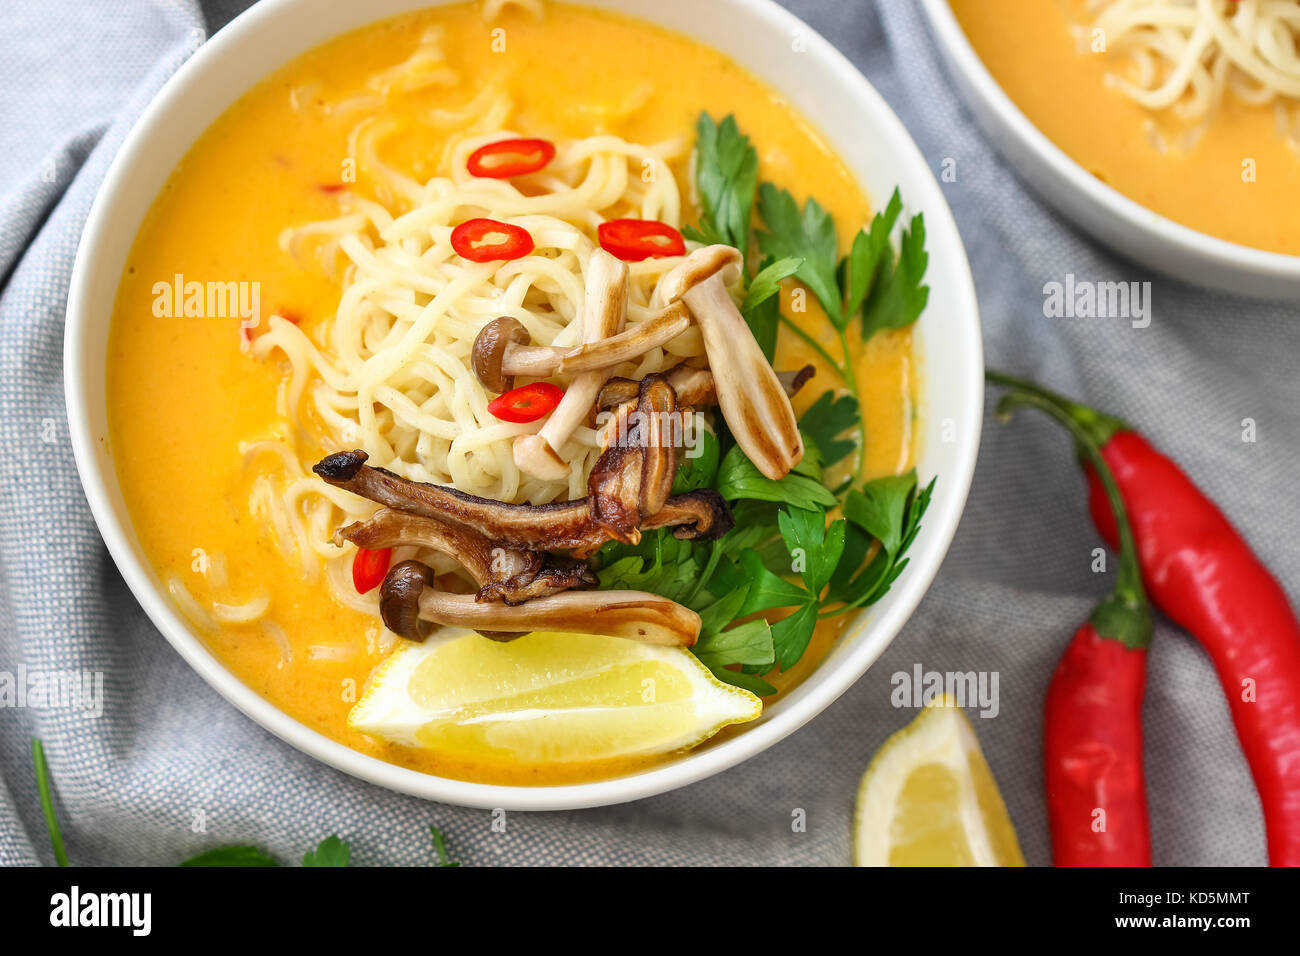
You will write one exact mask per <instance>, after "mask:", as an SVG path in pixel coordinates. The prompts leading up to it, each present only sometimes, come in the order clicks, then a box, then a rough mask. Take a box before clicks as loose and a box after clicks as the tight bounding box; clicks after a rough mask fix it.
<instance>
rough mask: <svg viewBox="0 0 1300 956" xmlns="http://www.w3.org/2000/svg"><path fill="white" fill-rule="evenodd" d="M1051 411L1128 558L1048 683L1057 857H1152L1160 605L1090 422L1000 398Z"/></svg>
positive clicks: (1018, 398)
mask: <svg viewBox="0 0 1300 956" xmlns="http://www.w3.org/2000/svg"><path fill="white" fill-rule="evenodd" d="M1020 406H1029V407H1032V408H1037V409H1039V410H1041V411H1043V412H1046V413H1047V414H1048V415H1050V416H1051V417H1052V418H1054V419H1056V420H1057V421H1058V422H1060V423H1061V424H1063V425H1064V426H1065V427H1066V429H1067V430H1068V431H1069V432H1070V433H1071V434H1072V435H1073V436H1074V438H1075V441H1076V443H1077V444H1078V445H1079V447H1080V448H1081V449H1082V450H1083V453H1084V455H1085V457H1086V458H1087V459H1088V460H1089V461H1090V462H1091V463H1092V465H1093V469H1094V471H1093V473H1094V474H1095V475H1097V476H1098V480H1099V482H1100V484H1101V488H1102V494H1104V495H1106V496H1107V497H1108V500H1109V501H1110V502H1112V504H1113V507H1114V511H1115V514H1116V515H1117V516H1118V519H1119V520H1118V524H1117V527H1118V532H1119V558H1118V566H1117V568H1116V572H1115V586H1114V588H1113V590H1112V591H1111V594H1110V596H1109V597H1108V598H1107V599H1106V600H1105V601H1103V602H1102V603H1101V604H1099V605H1097V607H1096V608H1095V609H1094V610H1093V612H1092V615H1091V617H1090V618H1089V620H1088V622H1087V623H1086V624H1084V625H1083V626H1082V627H1080V628H1079V630H1078V631H1077V632H1075V635H1074V639H1073V640H1072V641H1071V642H1070V645H1069V647H1068V648H1067V649H1066V651H1065V655H1064V656H1063V657H1062V658H1061V661H1060V663H1059V664H1058V665H1057V667H1056V671H1055V672H1054V673H1053V674H1052V680H1051V683H1050V684H1049V685H1048V687H1047V699H1046V701H1045V703H1044V720H1043V745H1044V746H1043V753H1044V766H1043V776H1044V782H1045V785H1046V789H1047V812H1048V819H1049V822H1050V824H1051V831H1052V861H1053V862H1054V863H1055V864H1056V865H1057V866H1150V865H1151V831H1150V827H1149V826H1148V823H1147V802H1146V783H1145V778H1144V776H1143V773H1142V694H1143V691H1144V688H1145V685H1146V672H1147V655H1146V649H1147V646H1148V645H1149V644H1150V643H1151V612H1150V609H1149V607H1148V605H1147V599H1146V594H1145V592H1144V591H1143V589H1142V575H1141V572H1140V570H1139V568H1138V556H1137V546H1136V545H1135V544H1134V541H1133V533H1132V531H1131V529H1130V528H1129V523H1128V518H1127V516H1126V515H1125V511H1124V501H1123V499H1122V498H1121V497H1120V492H1119V488H1118V487H1117V485H1116V483H1115V479H1114V477H1113V476H1112V475H1111V473H1110V469H1109V468H1108V467H1107V465H1106V463H1105V461H1104V459H1103V458H1102V455H1101V449H1100V448H1099V447H1098V446H1097V445H1096V443H1095V442H1094V441H1093V440H1092V438H1091V436H1090V435H1089V434H1088V432H1087V431H1086V430H1085V429H1083V428H1081V427H1080V426H1079V425H1078V424H1077V423H1076V422H1075V421H1074V420H1073V419H1072V418H1070V416H1069V415H1067V414H1065V413H1063V411H1062V410H1061V409H1060V408H1058V407H1057V406H1055V405H1054V404H1052V403H1051V402H1048V401H1045V400H1044V399H1043V398H1042V396H1040V395H1038V394H1037V393H1035V392H1032V391H1026V390H1022V389H1012V390H1011V391H1009V392H1008V393H1007V394H1006V395H1005V396H1003V398H1002V401H1001V402H1000V403H999V405H998V412H999V414H1000V415H1002V416H1007V415H1009V414H1010V413H1011V411H1012V410H1013V409H1015V408H1017V407H1020Z"/></svg>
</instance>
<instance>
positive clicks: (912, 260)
mask: <svg viewBox="0 0 1300 956" xmlns="http://www.w3.org/2000/svg"><path fill="white" fill-rule="evenodd" d="M696 130H697V134H698V138H697V144H696V153H695V186H696V192H697V193H698V195H699V201H700V208H701V216H700V223H699V225H698V227H696V228H690V227H688V228H687V229H686V230H684V232H685V234H686V236H687V237H688V238H691V239H695V240H697V241H699V242H706V243H724V244H726V245H730V246H735V247H736V248H737V249H739V250H740V251H741V253H742V254H743V255H745V256H746V258H747V261H748V260H749V259H752V258H753V256H752V252H753V250H752V247H753V246H754V245H755V244H756V245H757V248H758V251H759V253H760V257H761V261H760V262H759V269H758V272H757V274H756V275H755V276H754V277H753V279H752V280H750V281H749V283H748V291H747V292H746V295H745V300H744V304H743V306H742V308H741V312H742V314H744V316H745V319H746V321H748V322H749V326H750V328H751V330H752V331H753V332H754V337H755V339H757V340H758V343H759V345H760V347H761V348H762V349H763V354H764V355H766V356H767V358H768V359H769V361H770V360H771V358H772V355H773V353H774V351H775V349H776V338H777V328H778V326H780V325H784V326H785V327H786V328H787V329H788V330H789V331H791V332H792V333H794V334H795V335H797V336H798V337H799V338H801V339H802V340H803V341H804V342H805V343H806V344H807V345H808V346H809V347H810V348H812V349H813V350H814V351H815V352H816V353H817V354H818V355H820V356H821V357H822V359H824V360H825V362H826V363H827V364H828V365H829V366H830V367H831V368H832V369H834V370H835V371H836V372H837V374H838V375H839V376H840V377H841V379H842V380H843V381H844V386H845V388H846V389H847V390H848V392H849V394H850V395H851V396H852V397H853V398H855V399H859V398H860V391H859V387H858V381H857V375H856V373H855V372H854V363H853V355H852V349H851V346H850V343H849V328H850V327H851V325H852V323H853V320H854V319H855V318H859V317H860V319H861V321H860V326H859V327H860V338H861V340H862V341H866V340H867V339H869V338H871V336H872V335H874V334H875V333H876V332H878V331H880V330H882V329H897V328H903V327H904V326H907V325H910V324H911V323H913V322H915V321H916V319H917V317H919V316H920V314H921V312H922V311H923V310H924V309H925V306H926V302H927V301H928V300H929V295H930V289H929V287H928V286H926V285H924V284H923V280H924V277H925V271H926V267H927V265H928V264H929V256H928V255H927V253H926V251H925V219H924V217H923V216H922V215H920V214H918V215H916V216H914V217H913V218H912V220H911V223H910V225H909V226H907V227H906V228H904V229H903V230H902V232H901V235H900V241H899V247H898V253H897V256H895V253H894V248H893V245H892V243H891V237H892V235H893V233H894V229H895V227H896V226H897V224H898V221H899V219H900V217H901V215H902V211H903V201H902V197H901V195H900V194H899V192H898V190H897V189H896V190H894V193H893V195H892V196H891V197H890V199H889V202H888V203H887V204H886V206H885V208H884V209H882V210H880V211H879V212H878V213H876V215H875V216H874V217H873V219H872V221H871V224H870V225H869V226H868V227H867V228H864V229H861V230H859V231H858V233H857V235H856V236H854V239H853V243H852V245H851V246H850V248H849V250H848V252H847V253H846V254H844V255H841V254H840V248H839V237H838V230H837V229H836V227H835V221H834V219H833V218H832V217H831V215H830V213H829V212H827V211H826V209H825V208H824V207H823V206H822V205H821V204H820V203H819V202H817V200H816V199H813V198H810V199H809V200H808V201H807V202H806V203H804V206H803V208H802V209H800V208H799V204H798V203H797V202H796V201H795V199H794V197H793V196H792V195H790V193H789V192H787V191H786V190H784V189H781V188H780V187H778V186H775V185H773V184H772V183H767V182H764V183H759V182H758V153H757V151H756V150H755V149H754V147H753V145H752V144H751V143H750V141H749V137H747V136H745V135H744V134H743V133H742V132H741V131H740V128H739V126H738V125H737V124H736V120H735V117H734V116H728V117H726V118H725V119H724V120H723V121H722V122H721V123H717V122H715V121H714V120H713V118H712V117H710V116H709V114H708V113H704V114H702V115H701V116H700V119H699V123H698V124H697V127H696ZM756 190H757V212H758V217H759V219H760V220H761V221H762V225H763V228H762V229H760V230H757V231H753V230H752V228H751V222H750V220H751V218H752V216H751V212H752V210H753V209H754V208H755V191H756ZM790 276H793V277H794V278H796V279H798V280H799V281H800V282H802V283H803V284H804V285H806V286H807V287H808V289H809V290H810V291H811V292H812V294H813V295H814V296H815V297H816V298H817V301H818V303H819V304H820V305H821V307H822V310H823V311H824V312H825V313H826V318H827V319H828V320H829V322H830V324H831V327H832V329H833V330H834V333H835V337H836V339H837V344H838V346H839V351H840V357H839V358H836V357H835V356H834V355H832V354H831V352H830V350H829V349H828V348H827V347H826V346H825V345H823V344H822V343H821V342H820V341H818V340H817V338H815V337H814V336H812V335H810V334H809V333H808V332H807V331H806V330H804V329H803V328H801V327H800V326H798V325H797V324H795V323H794V322H792V321H791V320H790V319H789V318H788V317H786V316H784V315H782V314H781V311H780V304H779V301H778V300H777V298H776V293H777V292H778V291H779V286H780V282H781V280H783V279H786V278H789V277H790ZM756 292H757V294H756ZM855 425H856V428H857V431H858V448H859V455H858V464H857V467H856V468H855V469H854V473H855V474H856V475H858V476H859V477H861V474H862V468H863V463H864V458H863V456H862V454H861V449H862V448H864V447H865V445H866V427H865V425H864V424H863V423H862V421H861V420H860V419H859V420H858V421H857V422H856V423H855Z"/></svg>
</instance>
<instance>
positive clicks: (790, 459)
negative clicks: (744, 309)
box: [659, 245, 803, 480]
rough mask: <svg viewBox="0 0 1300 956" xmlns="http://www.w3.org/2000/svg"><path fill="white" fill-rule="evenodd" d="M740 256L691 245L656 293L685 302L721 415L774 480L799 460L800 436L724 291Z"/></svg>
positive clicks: (764, 360)
mask: <svg viewBox="0 0 1300 956" xmlns="http://www.w3.org/2000/svg"><path fill="white" fill-rule="evenodd" d="M740 262H741V260H740V254H739V253H738V252H737V251H736V250H735V249H732V248H731V247H729V246H718V245H715V246H705V247H704V248H702V249H697V250H696V251H695V252H692V253H691V254H690V255H689V256H687V257H686V259H685V260H684V261H683V262H682V263H681V264H680V265H678V266H676V267H675V268H674V269H673V270H672V271H671V272H669V273H668V274H667V275H665V276H664V277H663V278H662V279H661V280H659V281H660V284H659V294H660V295H661V296H662V297H663V300H664V301H665V302H674V301H676V300H677V299H681V300H682V301H683V302H685V303H686V305H687V306H688V307H689V308H690V310H691V314H692V315H693V316H695V321H696V322H697V323H698V324H699V326H700V332H701V334H702V335H703V337H704V351H705V353H706V354H707V355H708V357H709V369H710V370H711V371H712V372H713V383H714V387H715V388H716V389H717V393H718V407H719V408H721V410H722V417H723V418H725V419H726V420H727V425H728V426H729V427H730V428H731V433H732V434H733V435H735V436H736V443H737V444H738V445H740V447H741V449H742V450H743V451H744V452H745V454H746V455H748V456H749V459H750V461H752V462H753V463H754V464H755V465H756V466H757V467H758V470H759V471H761V472H762V473H763V474H764V475H766V476H767V477H768V478H771V479H773V480H779V479H781V478H784V477H785V476H786V475H787V474H789V473H790V470H791V469H792V468H794V466H795V465H797V464H799V462H800V461H801V460H802V459H803V439H802V438H801V437H800V436H799V423H798V420H797V419H796V418H795V415H794V408H793V407H792V406H791V405H790V398H789V396H788V395H786V393H785V389H784V388H783V387H782V386H781V380H780V379H779V378H777V375H776V372H774V371H772V366H771V365H770V364H769V363H768V361H767V358H766V357H765V356H764V355H763V350H762V349H760V348H759V347H758V342H757V341H755V339H754V333H753V332H751V331H750V329H749V325H748V324H747V323H746V322H745V319H744V316H742V315H741V314H740V310H739V309H738V308H736V303H735V301H734V300H733V299H732V298H731V293H729V292H728V291H727V282H728V281H732V282H734V281H735V280H736V279H737V278H739V276H740ZM683 403H684V400H683Z"/></svg>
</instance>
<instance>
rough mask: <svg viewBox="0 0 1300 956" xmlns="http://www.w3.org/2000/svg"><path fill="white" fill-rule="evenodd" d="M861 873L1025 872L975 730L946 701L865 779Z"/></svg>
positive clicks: (858, 830) (857, 826)
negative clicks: (914, 869)
mask: <svg viewBox="0 0 1300 956" xmlns="http://www.w3.org/2000/svg"><path fill="white" fill-rule="evenodd" d="M853 850H854V863H855V864H856V865H858V866H1024V865H1025V858H1024V857H1023V856H1022V855H1021V853H1020V844H1019V842H1018V841H1017V840H1016V831H1015V828H1014V827H1012V825H1011V818H1010V817H1009V816H1008V815H1007V808H1006V805H1005V804H1004V803H1003V802H1002V794H1001V793H999V792H998V785H997V783H996V782H994V780H993V772H992V771H991V770H989V765H988V763H987V762H986V761H985V759H984V755H983V754H982V753H980V745H979V741H978V740H977V739H976V737H975V731H974V729H973V728H972V727H971V725H970V721H969V720H967V719H966V715H965V714H964V713H963V712H962V709H961V708H960V707H958V706H956V703H955V701H953V700H952V698H951V697H944V698H940V699H938V700H936V701H935V702H934V703H932V704H929V705H927V706H926V708H925V709H924V710H923V711H921V713H920V715H919V716H918V717H917V718H916V719H915V720H913V721H912V722H911V723H910V724H908V725H907V726H906V727H904V728H903V729H902V730H900V731H899V732H898V733H896V734H894V736H892V737H890V738H889V739H888V740H887V741H885V745H884V746H883V747H881V748H880V750H879V751H878V752H877V753H876V756H875V757H874V758H872V761H871V765H870V766H869V767H867V772H866V773H865V774H863V775H862V785H861V786H860V787H859V789H858V807H857V812H856V814H855V817H854V821H853Z"/></svg>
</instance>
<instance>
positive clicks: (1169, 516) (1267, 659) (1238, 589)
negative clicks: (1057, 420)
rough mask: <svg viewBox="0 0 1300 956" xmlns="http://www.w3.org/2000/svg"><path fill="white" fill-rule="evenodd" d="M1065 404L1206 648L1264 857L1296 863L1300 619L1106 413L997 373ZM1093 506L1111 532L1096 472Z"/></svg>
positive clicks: (1155, 575)
mask: <svg viewBox="0 0 1300 956" xmlns="http://www.w3.org/2000/svg"><path fill="white" fill-rule="evenodd" d="M989 380H990V381H994V382H999V383H1001V384H1008V385H1014V386H1017V387H1021V388H1029V389H1031V390H1033V391H1035V392H1036V393H1038V394H1039V395H1041V396H1044V397H1045V400H1047V401H1051V402H1053V403H1055V404H1056V405H1057V406H1058V407H1060V408H1062V409H1064V410H1065V412H1066V414H1068V415H1069V416H1070V417H1071V418H1072V419H1073V420H1075V421H1077V422H1079V423H1080V425H1081V427H1082V428H1084V429H1085V430H1086V431H1087V432H1088V433H1089V434H1090V435H1091V436H1092V438H1093V441H1094V443H1095V444H1097V445H1099V446H1100V447H1101V449H1102V455H1103V457H1104V459H1105V461H1106V463H1107V464H1108V465H1109V466H1110V469H1111V471H1112V472H1113V473H1114V476H1115V481H1116V483H1117V484H1118V486H1119V489H1120V493H1121V494H1122V495H1123V499H1124V503H1125V504H1126V505H1127V507H1128V514H1129V517H1130V520H1131V522H1132V525H1133V534H1134V537H1135V538H1136V539H1137V544H1138V555H1139V558H1140V561H1141V567H1142V576H1143V579H1144V581H1145V582H1146V585H1147V587H1148V588H1149V589H1150V593H1151V598H1152V600H1153V601H1154V602H1155V604H1156V605H1157V606H1158V607H1159V608H1160V609H1161V610H1162V611H1164V612H1165V614H1167V615H1168V616H1169V618H1170V619H1171V620H1173V621H1174V622H1175V623H1176V624H1178V625H1179V626H1180V627H1182V628H1184V629H1185V630H1187V631H1188V632H1189V633H1190V634H1192V636H1194V637H1195V638H1196V639H1197V640H1198V641H1200V643H1201V645H1202V646H1203V647H1204V648H1205V649H1206V651H1207V652H1208V653H1209V655H1210V658H1211V660H1212V661H1213V663H1214V666H1215V669H1216V670H1217V671H1218V674H1219V682H1220V683H1221V684H1222V685H1223V689H1224V692H1225V693H1226V694H1227V697H1228V704H1229V706H1230V708H1231V711H1232V719H1233V723H1234V724H1235V725H1236V728H1237V738H1238V739H1239V740H1240V741H1241V747H1242V750H1243V751H1244V752H1245V754H1246V760H1247V762H1248V763H1249V764H1250V770H1251V773H1252V775H1253V776H1254V778H1255V787H1256V789H1258V791H1259V797H1260V803H1261V805H1262V807H1263V812H1264V826H1265V830H1266V833H1267V836H1268V856H1269V863H1270V864H1272V865H1273V866H1300V621H1297V619H1296V615H1295V612H1294V611H1293V610H1292V608H1291V605H1290V602H1289V601H1288V600H1287V596H1286V593H1285V592H1284V591H1283V590H1282V587H1281V585H1279V584H1278V582H1277V580H1276V579H1275V578H1274V577H1273V575H1272V574H1271V573H1270V572H1269V571H1268V569H1267V568H1266V567H1264V565H1263V564H1262V563H1260V560H1259V559H1258V558H1257V557H1256V556H1255V554H1254V553H1253V552H1252V551H1251V550H1250V546H1249V545H1247V544H1246V542H1245V541H1244V540H1243V539H1242V537H1241V535H1240V534H1238V532H1237V531H1236V529H1235V528H1233V527H1232V525H1231V524H1230V523H1229V522H1228V519H1227V518H1225V517H1224V516H1223V513H1222V512H1221V511H1220V510H1219V509H1218V508H1217V507H1216V506H1215V504H1214V502H1212V501H1211V500H1210V499H1209V498H1207V497H1206V496H1205V494H1204V493H1202V492H1201V490H1200V489H1199V488H1197V487H1196V485H1194V484H1193V483H1192V481H1191V479H1189V478H1188V477H1187V475H1186V474H1185V473H1184V472H1183V471H1182V469H1181V468H1179V467H1178V465H1177V464H1175V463H1174V462H1173V461H1171V460H1170V459H1169V458H1167V457H1166V456H1164V455H1162V454H1161V453H1160V452H1159V451H1157V450H1156V449H1155V448H1153V447H1152V446H1151V444H1150V443H1149V442H1147V440H1146V439H1145V438H1143V437H1142V436H1141V435H1139V434H1137V433H1136V432H1134V431H1133V430H1132V429H1131V428H1129V427H1128V426H1127V425H1126V424H1124V423H1123V422H1121V421H1120V420H1119V419H1117V418H1113V417H1111V416H1109V415H1104V414H1102V413H1099V412H1097V411H1095V410H1093V409H1091V408H1088V407H1086V406H1084V405H1080V404H1078V403H1077V402H1072V401H1070V400H1068V399H1065V398H1061V397H1060V396H1057V395H1054V394H1052V393H1050V392H1047V391H1046V390H1044V389H1041V388H1039V387H1038V386H1035V385H1030V384H1029V383H1024V382H1021V381H1019V380H1017V379H1012V378H1010V377H1009V376H1005V375H1002V374H1000V373H989ZM1089 478H1090V480H1091V482H1092V484H1093V488H1092V498H1091V505H1092V515H1093V520H1094V521H1095V523H1096V524H1097V527H1098V529H1099V530H1100V531H1101V533H1102V534H1103V535H1104V536H1105V537H1106V538H1107V539H1109V540H1112V541H1113V540H1114V539H1115V532H1116V528H1115V520H1114V515H1113V513H1112V509H1111V507H1110V505H1109V503H1108V501H1107V500H1106V497H1105V495H1104V494H1102V492H1101V489H1100V488H1099V487H1098V477H1097V474H1096V472H1095V471H1093V472H1091V473H1090V475H1089Z"/></svg>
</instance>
